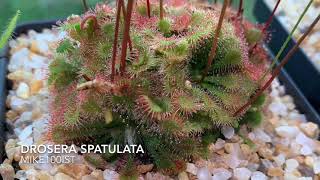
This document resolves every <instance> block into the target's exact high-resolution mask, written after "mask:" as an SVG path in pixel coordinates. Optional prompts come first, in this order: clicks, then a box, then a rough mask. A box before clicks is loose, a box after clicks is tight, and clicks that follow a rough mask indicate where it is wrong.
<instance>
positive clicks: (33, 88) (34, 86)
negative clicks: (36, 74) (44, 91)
mask: <svg viewBox="0 0 320 180" xmlns="http://www.w3.org/2000/svg"><path fill="white" fill-rule="evenodd" d="M42 87H43V81H41V80H32V81H31V82H30V94H31V95H34V94H36V93H38V92H39V90H40V89H41V88H42Z"/></svg>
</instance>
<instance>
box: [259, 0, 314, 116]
mask: <svg viewBox="0 0 320 180" xmlns="http://www.w3.org/2000/svg"><path fill="white" fill-rule="evenodd" d="M271 12H272V9H270V8H269V6H268V5H267V4H266V2H265V1H264V0H258V1H256V3H255V8H254V15H255V16H256V18H257V20H258V21H259V22H260V23H264V22H266V21H267V19H268V18H269V16H270V15H271ZM270 29H271V30H272V39H271V41H270V42H269V43H268V44H267V46H268V47H269V49H270V50H271V51H272V53H273V54H276V53H277V52H278V51H279V50H280V48H281V46H282V44H283V43H284V42H285V40H286V38H287V36H288V34H289V32H288V30H287V29H285V28H284V26H283V25H282V24H281V23H280V21H279V19H278V18H277V17H275V18H274V20H273V22H272V24H271V26H270ZM295 44H296V41H295V40H293V39H291V40H290V42H289V44H288V47H287V48H286V50H285V51H284V53H283V54H284V55H285V54H287V52H288V51H289V49H291V47H293V46H294V45H295ZM280 59H282V57H281V58H280ZM284 68H285V70H286V71H287V72H288V74H289V75H290V77H291V78H292V80H293V81H294V82H295V84H296V85H297V86H298V87H299V88H300V89H301V91H302V92H303V94H304V96H305V97H306V98H307V99H308V100H309V102H310V104H311V105H312V106H313V107H314V109H315V110H316V111H317V112H318V114H320V95H319V92H320V72H319V71H318V70H317V69H316V67H315V66H314V65H313V64H312V62H311V60H310V59H309V58H308V57H307V56H306V54H305V53H304V51H303V50H302V49H301V48H300V49H299V50H298V51H297V52H296V53H295V54H294V56H293V57H292V59H291V60H290V61H289V63H288V64H287V65H286V66H285V67H284Z"/></svg>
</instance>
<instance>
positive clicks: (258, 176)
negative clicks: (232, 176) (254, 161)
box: [251, 171, 268, 180]
mask: <svg viewBox="0 0 320 180" xmlns="http://www.w3.org/2000/svg"><path fill="white" fill-rule="evenodd" d="M267 179H268V177H267V176H266V175H265V174H263V173H262V172H260V171H255V172H253V173H252V175H251V180H267Z"/></svg>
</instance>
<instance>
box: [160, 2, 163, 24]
mask: <svg viewBox="0 0 320 180" xmlns="http://www.w3.org/2000/svg"><path fill="white" fill-rule="evenodd" d="M162 19H163V0H160V20H162Z"/></svg>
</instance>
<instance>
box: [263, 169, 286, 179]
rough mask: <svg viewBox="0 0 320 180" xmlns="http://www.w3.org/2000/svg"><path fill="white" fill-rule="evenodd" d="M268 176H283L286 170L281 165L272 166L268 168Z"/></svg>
mask: <svg viewBox="0 0 320 180" xmlns="http://www.w3.org/2000/svg"><path fill="white" fill-rule="evenodd" d="M267 174H268V176H272V177H280V176H283V174H284V172H283V170H282V169H281V168H280V167H271V168H269V169H268V173H267Z"/></svg>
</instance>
